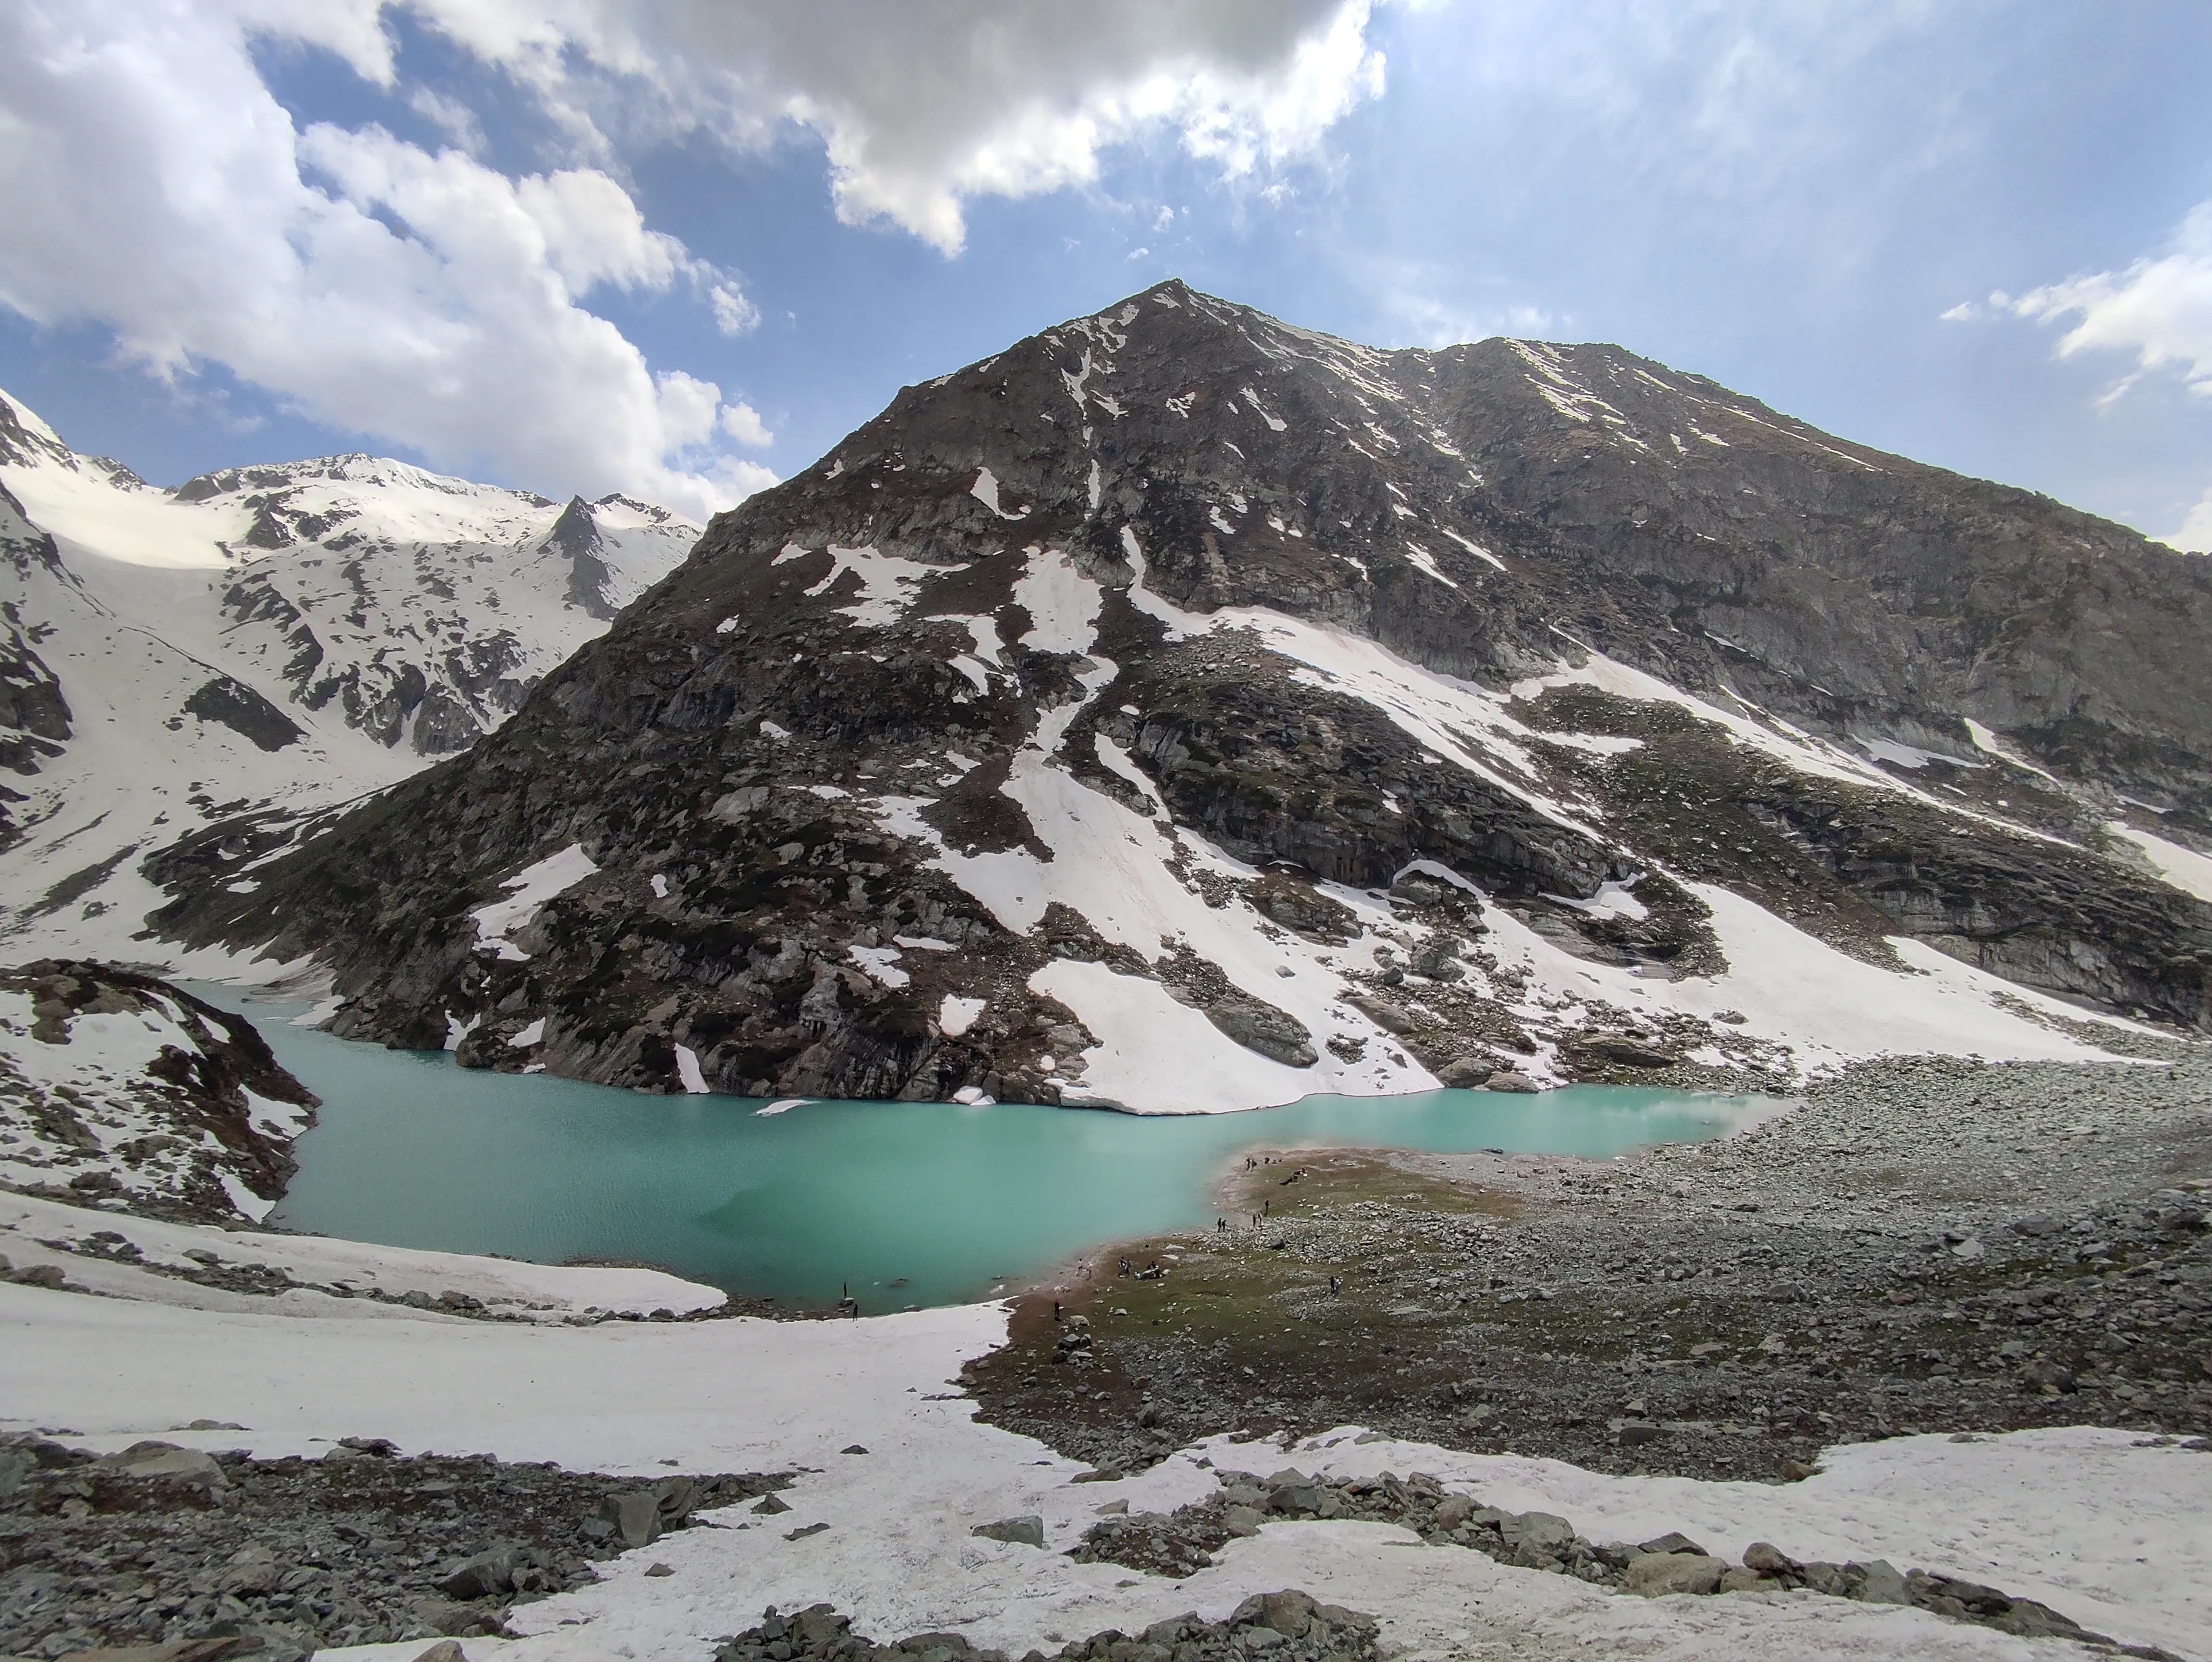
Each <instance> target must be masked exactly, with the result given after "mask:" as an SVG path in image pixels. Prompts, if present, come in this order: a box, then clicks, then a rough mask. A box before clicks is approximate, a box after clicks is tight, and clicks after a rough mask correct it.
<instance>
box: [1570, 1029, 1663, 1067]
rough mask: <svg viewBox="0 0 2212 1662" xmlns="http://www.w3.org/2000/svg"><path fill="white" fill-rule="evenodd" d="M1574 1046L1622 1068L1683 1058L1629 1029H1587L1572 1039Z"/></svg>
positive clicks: (1598, 1059) (1655, 1064) (1584, 1052)
mask: <svg viewBox="0 0 2212 1662" xmlns="http://www.w3.org/2000/svg"><path fill="white" fill-rule="evenodd" d="M1571 1048H1573V1049H1574V1050H1578V1051H1580V1052H1581V1053H1582V1054H1583V1056H1589V1057H1592V1058H1594V1059H1595V1060H1596V1061H1599V1062H1612V1063H1613V1064H1614V1065H1615V1066H1616V1067H1621V1068H1669V1067H1672V1066H1673V1065H1674V1063H1676V1062H1680V1060H1681V1059H1682V1058H1681V1056H1680V1055H1678V1054H1677V1053H1676V1052H1674V1051H1673V1050H1664V1049H1662V1048H1661V1047H1660V1046H1659V1045H1656V1044H1651V1043H1650V1042H1649V1041H1647V1040H1644V1039H1640V1038H1630V1037H1629V1036H1628V1035H1627V1034H1626V1033H1584V1034H1583V1035H1582V1036H1581V1037H1580V1038H1577V1039H1575V1040H1573V1041H1572V1044H1571Z"/></svg>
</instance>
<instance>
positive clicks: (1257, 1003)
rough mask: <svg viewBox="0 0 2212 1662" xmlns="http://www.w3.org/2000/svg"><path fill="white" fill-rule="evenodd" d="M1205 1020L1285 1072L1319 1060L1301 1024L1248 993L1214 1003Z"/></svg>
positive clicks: (1288, 1014)
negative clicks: (1287, 1069) (1279, 1065)
mask: <svg viewBox="0 0 2212 1662" xmlns="http://www.w3.org/2000/svg"><path fill="white" fill-rule="evenodd" d="M1206 1020H1208V1021H1210V1022H1212V1024H1213V1025H1214V1026H1216V1027H1217V1028H1218V1029H1220V1031H1221V1032H1222V1033H1223V1034H1224V1035H1225V1037H1227V1038H1231V1039H1234V1040H1235V1041H1236V1042H1237V1044H1241V1045H1243V1047H1244V1048H1245V1049H1246V1050H1252V1051H1256V1052H1257V1053H1258V1054H1259V1055H1261V1056H1266V1057H1267V1059H1268V1060H1269V1061H1270V1062H1281V1063H1282V1064H1283V1065H1284V1066H1285V1067H1286V1068H1310V1067H1312V1066H1313V1065H1314V1063H1315V1062H1316V1061H1318V1060H1319V1059H1320V1057H1319V1056H1318V1054H1317V1053H1316V1051H1315V1050H1314V1047H1313V1044H1312V1043H1311V1040H1312V1038H1313V1035H1312V1034H1311V1033H1310V1032H1307V1031H1306V1025H1305V1023H1304V1022H1302V1021H1300V1020H1298V1019H1297V1017H1296V1016H1294V1015H1292V1014H1290V1012H1289V1011H1287V1010H1279V1009H1277V1008H1275V1007H1274V1006H1273V1005H1272V1004H1269V1003H1267V1002H1265V1001H1262V1000H1260V999H1256V998H1254V997H1252V996H1251V995H1249V994H1248V993H1227V994H1225V995H1222V996H1221V997H1219V998H1217V999H1215V1000H1214V1001H1212V1003H1211V1004H1209V1005H1207V1006H1206Z"/></svg>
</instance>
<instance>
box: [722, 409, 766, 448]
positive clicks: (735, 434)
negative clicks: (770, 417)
mask: <svg viewBox="0 0 2212 1662" xmlns="http://www.w3.org/2000/svg"><path fill="white" fill-rule="evenodd" d="M722 430H723V431H724V432H725V433H727V434H728V435H730V436H731V437H732V438H733V439H735V440H736V441H738V443H739V444H750V445H755V446H757V447H763V448H765V447H767V446H769V445H771V444H774V443H775V434H773V433H771V432H769V430H768V424H767V423H765V422H763V421H762V420H761V413H760V411H757V410H756V409H754V408H753V407H752V405H750V404H744V403H738V404H726V405H723V406H722Z"/></svg>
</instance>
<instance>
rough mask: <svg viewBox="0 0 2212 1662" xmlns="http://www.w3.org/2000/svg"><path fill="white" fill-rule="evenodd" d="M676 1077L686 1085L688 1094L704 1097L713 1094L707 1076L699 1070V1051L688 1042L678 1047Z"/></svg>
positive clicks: (686, 1093) (685, 1090)
mask: <svg viewBox="0 0 2212 1662" xmlns="http://www.w3.org/2000/svg"><path fill="white" fill-rule="evenodd" d="M676 1078H677V1081H678V1083H680V1084H681V1085H682V1086H683V1087H684V1094H685V1095H686V1096H694V1097H703V1096H707V1095H709V1094H711V1089H712V1087H709V1086H708V1083H707V1076H706V1075H704V1074H702V1072H700V1071H699V1053H698V1052H697V1051H696V1050H693V1049H692V1048H691V1047H690V1045H688V1044H679V1045H678V1046H677V1047H676Z"/></svg>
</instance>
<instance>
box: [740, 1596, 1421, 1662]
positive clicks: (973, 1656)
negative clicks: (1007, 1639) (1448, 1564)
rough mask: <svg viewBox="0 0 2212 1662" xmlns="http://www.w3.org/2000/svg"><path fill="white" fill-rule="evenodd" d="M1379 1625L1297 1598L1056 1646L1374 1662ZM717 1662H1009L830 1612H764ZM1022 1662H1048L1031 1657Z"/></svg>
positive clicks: (1176, 1661)
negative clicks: (890, 1636) (877, 1640)
mask: <svg viewBox="0 0 2212 1662" xmlns="http://www.w3.org/2000/svg"><path fill="white" fill-rule="evenodd" d="M1376 1629H1377V1624H1376V1621H1375V1619H1374V1618H1373V1617H1372V1616H1362V1615H1360V1614H1359V1613H1358V1612H1357V1611H1355V1610H1345V1609H1343V1608H1341V1607H1340V1606H1339V1605H1335V1604H1318V1603H1316V1601H1315V1600H1314V1599H1313V1598H1310V1597H1309V1596H1308V1595H1306V1594H1304V1593H1303V1592H1268V1593H1255V1594H1254V1595H1253V1596H1252V1597H1251V1598H1247V1599H1246V1600H1245V1601H1244V1602H1243V1604H1239V1605H1238V1606H1237V1608H1236V1610H1233V1611H1232V1612H1231V1614H1230V1616H1229V1617H1228V1619H1227V1620H1226V1621H1222V1622H1205V1621H1201V1620H1200V1619H1199V1617H1198V1616H1197V1615H1196V1614H1195V1613H1193V1614H1191V1615H1188V1616H1171V1617H1170V1618H1169V1619H1168V1620H1166V1621H1164V1622H1154V1623H1152V1626H1151V1627H1149V1628H1146V1629H1145V1630H1144V1632H1142V1633H1141V1634H1124V1633H1117V1632H1115V1631H1113V1630H1111V1629H1109V1630H1108V1631H1106V1632H1104V1633H1100V1634H1094V1635H1091V1637H1090V1638H1088V1639H1079V1640H1077V1641H1074V1642H1073V1643H1072V1644H1068V1645H1066V1646H1063V1647H1061V1648H1060V1651H1059V1652H1058V1653H1057V1657H1058V1662H1246V1659H1248V1658H1249V1657H1252V1656H1255V1655H1256V1654H1258V1653H1261V1652H1262V1651H1265V1652H1267V1653H1268V1654H1270V1655H1271V1656H1273V1657H1276V1658H1279V1662H1374V1658H1375V1657H1376V1642H1375V1641H1376ZM714 1659H715V1662H1006V1653H1005V1652H1003V1651H989V1650H977V1649H975V1648H974V1647H971V1646H970V1645H969V1642H968V1641H966V1640H965V1639H963V1637H961V1635H958V1634H957V1633H919V1634H915V1635H910V1636H909V1637H908V1638H905V1639H901V1640H898V1641H895V1642H893V1643H891V1644H888V1645H876V1644H872V1643H871V1642H869V1641H867V1640H866V1639H862V1638H860V1637H859V1636H858V1635H855V1634H854V1632H853V1631H852V1623H851V1622H850V1621H849V1620H848V1618H847V1617H845V1616H840V1615H838V1614H837V1613H836V1610H834V1609H832V1608H831V1607H830V1606H829V1605H828V1604H817V1605H815V1606H813V1607H812V1608H811V1609H810V1610H801V1611H799V1612H798V1613H797V1614H796V1615H793V1616H779V1615H777V1614H776V1612H775V1609H774V1608H773V1607H772V1606H771V1607H770V1609H769V1611H768V1614H767V1616H765V1617H764V1618H763V1620H762V1622H761V1624H760V1625H759V1626H758V1627H757V1628H751V1629H747V1630H746V1631H745V1632H744V1633H741V1634H739V1635H737V1636H736V1637H735V1638H733V1639H732V1640H730V1641H728V1642H727V1643H726V1644H725V1645H724V1646H723V1647H721V1649H720V1650H718V1651H717V1652H715V1653H714ZM1024 1662H1046V1659H1045V1655H1044V1653H1043V1652H1042V1651H1031V1652H1030V1653H1029V1655H1028V1657H1027V1658H1025V1659H1024Z"/></svg>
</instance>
